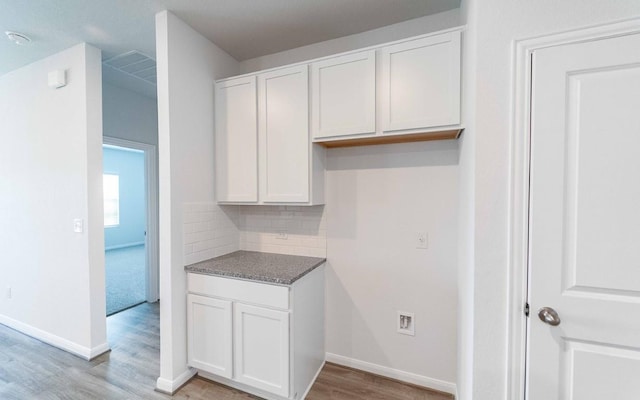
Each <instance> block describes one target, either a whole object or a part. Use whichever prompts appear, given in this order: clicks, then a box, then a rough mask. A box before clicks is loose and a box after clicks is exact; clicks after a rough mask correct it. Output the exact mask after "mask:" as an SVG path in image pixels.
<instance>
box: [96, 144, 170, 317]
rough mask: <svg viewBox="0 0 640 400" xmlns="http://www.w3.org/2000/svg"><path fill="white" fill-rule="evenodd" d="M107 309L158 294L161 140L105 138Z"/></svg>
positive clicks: (128, 305) (117, 308) (109, 311)
mask: <svg viewBox="0 0 640 400" xmlns="http://www.w3.org/2000/svg"><path fill="white" fill-rule="evenodd" d="M103 143H104V144H103V192H104V230H105V232H104V234H105V235H104V236H105V284H106V288H105V292H106V315H107V316H109V315H113V314H115V313H118V312H120V311H123V310H126V309H128V308H131V307H134V306H136V305H139V304H141V303H143V302H155V301H157V300H158V265H157V195H156V184H155V181H156V178H155V177H156V176H157V175H156V166H155V165H156V164H155V146H153V145H148V144H143V143H137V142H131V141H126V140H122V139H115V138H107V137H105V138H104V142H103Z"/></svg>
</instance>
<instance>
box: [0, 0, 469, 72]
mask: <svg viewBox="0 0 640 400" xmlns="http://www.w3.org/2000/svg"><path fill="white" fill-rule="evenodd" d="M459 5H460V0H0V31H2V32H4V31H16V32H20V33H23V34H26V35H27V36H29V37H30V38H31V39H32V42H31V44H29V45H27V46H18V45H15V44H14V43H12V42H10V41H9V40H8V39H7V38H6V37H4V34H3V36H2V37H0V75H4V74H5V73H7V72H9V71H12V70H14V69H16V68H19V67H21V66H23V65H26V64H29V63H31V62H33V61H36V60H39V59H41V58H44V57H47V56H49V55H51V54H54V53H56V52H59V51H61V50H63V49H66V48H69V47H71V46H73V45H75V44H77V43H80V42H87V43H90V44H92V45H94V46H96V47H98V48H100V49H102V51H103V59H104V60H107V59H109V58H112V57H114V56H116V55H119V54H122V53H126V52H129V51H132V50H136V51H139V52H141V53H143V54H145V55H148V56H149V57H151V58H153V59H155V14H156V13H157V12H159V11H162V10H165V9H166V10H170V11H171V12H173V13H174V14H176V15H177V16H178V17H179V18H180V19H182V20H183V21H185V22H187V23H188V24H189V25H190V26H192V27H193V28H194V29H196V30H197V31H199V32H200V33H202V34H203V35H204V36H206V37H207V38H208V39H209V40H211V41H212V42H214V43H216V44H217V45H218V46H219V47H221V48H222V49H224V50H225V51H227V52H228V53H229V54H231V55H232V56H233V57H234V58H236V59H237V60H238V61H243V60H246V59H250V58H254V57H259V56H262V55H265V54H271V53H276V52H279V51H284V50H288V49H292V48H296V47H300V46H304V45H308V44H311V43H317V42H321V41H325V40H329V39H335V38H337V37H341V36H346V35H350V34H354V33H359V32H364V31H367V30H370V29H375V28H379V27H382V26H386V25H390V24H394V23H398V22H402V21H405V20H409V19H413V18H418V17H422V16H425V15H429V14H435V13H439V12H442V11H447V10H451V9H454V8H457V7H459ZM109 74H110V75H113V71H110V72H109ZM116 75H117V73H116ZM134 80H135V78H134Z"/></svg>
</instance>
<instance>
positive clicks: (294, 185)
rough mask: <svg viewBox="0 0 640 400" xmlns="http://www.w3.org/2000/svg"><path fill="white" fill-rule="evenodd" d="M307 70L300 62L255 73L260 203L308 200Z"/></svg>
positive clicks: (309, 155) (309, 147)
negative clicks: (291, 66)
mask: <svg viewBox="0 0 640 400" xmlns="http://www.w3.org/2000/svg"><path fill="white" fill-rule="evenodd" d="M307 71H308V68H307V66H306V65H302V66H297V67H293V68H284V69H278V70H275V71H271V72H267V73H264V74H260V75H258V99H259V103H258V104H259V107H258V108H259V111H258V132H259V135H258V137H259V153H258V154H259V155H258V158H259V160H260V162H259V166H260V167H259V170H260V175H259V176H260V179H259V182H260V184H259V187H260V200H261V201H262V202H264V203H307V202H309V196H310V190H309V186H310V183H311V182H310V177H309V168H310V165H309V159H310V157H311V154H310V149H311V140H310V139H309V100H308V98H309V78H308V72H307Z"/></svg>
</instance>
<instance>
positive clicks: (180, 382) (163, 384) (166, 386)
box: [156, 368, 197, 396]
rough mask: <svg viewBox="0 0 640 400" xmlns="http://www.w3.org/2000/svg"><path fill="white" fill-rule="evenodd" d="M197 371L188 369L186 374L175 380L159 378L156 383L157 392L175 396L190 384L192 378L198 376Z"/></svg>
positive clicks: (183, 373)
mask: <svg viewBox="0 0 640 400" xmlns="http://www.w3.org/2000/svg"><path fill="white" fill-rule="evenodd" d="M196 373H197V371H196V370H195V369H190V368H187V369H186V370H185V371H184V372H182V373H181V374H180V375H178V376H177V377H176V378H175V379H174V380H170V379H165V378H163V377H160V378H158V380H157V381H156V392H160V393H165V394H168V395H170V396H173V394H174V393H175V392H177V391H178V389H180V388H181V387H182V386H184V384H186V383H187V382H189V380H190V379H191V378H193V377H194V376H195V375H196Z"/></svg>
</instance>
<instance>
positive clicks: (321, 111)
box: [311, 50, 376, 139]
mask: <svg viewBox="0 0 640 400" xmlns="http://www.w3.org/2000/svg"><path fill="white" fill-rule="evenodd" d="M375 100H376V52H375V51H374V50H370V51H366V52H360V53H355V54H347V55H344V56H339V57H332V58H329V59H327V60H322V61H317V62H314V63H313V64H311V108H312V114H311V129H312V134H313V138H314V139H320V138H324V137H332V136H344V135H360V134H367V133H368V134H372V133H375V131H376V101H375Z"/></svg>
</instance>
